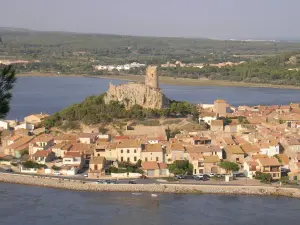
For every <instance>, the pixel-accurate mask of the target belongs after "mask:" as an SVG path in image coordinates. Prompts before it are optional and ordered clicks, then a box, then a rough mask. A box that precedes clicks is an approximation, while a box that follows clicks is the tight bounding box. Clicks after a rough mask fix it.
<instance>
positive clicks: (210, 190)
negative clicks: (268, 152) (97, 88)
mask: <svg viewBox="0 0 300 225" xmlns="http://www.w3.org/2000/svg"><path fill="white" fill-rule="evenodd" d="M0 182H6V183H15V184H25V185H35V186H42V187H51V188H60V189H68V190H74V191H111V192H151V193H204V194H229V195H276V196H287V197H294V198H300V189H297V188H283V187H269V186H220V185H188V184H166V183H162V184H94V183H82V181H78V180H77V181H76V180H69V179H63V178H62V179H58V178H56V179H55V178H45V177H37V176H28V175H13V174H0Z"/></svg>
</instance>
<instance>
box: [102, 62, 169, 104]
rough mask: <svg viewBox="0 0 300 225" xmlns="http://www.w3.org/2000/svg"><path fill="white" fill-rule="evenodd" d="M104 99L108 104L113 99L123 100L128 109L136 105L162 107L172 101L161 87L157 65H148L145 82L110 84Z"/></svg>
mask: <svg viewBox="0 0 300 225" xmlns="http://www.w3.org/2000/svg"><path fill="white" fill-rule="evenodd" d="M104 101H105V103H106V104H108V103H109V102H111V101H118V102H121V103H123V104H124V105H125V107H126V108H127V109H129V108H131V107H132V106H134V105H140V106H142V107H143V108H147V109H162V108H163V107H165V106H168V105H169V102H170V100H169V99H168V98H167V97H166V96H165V95H164V94H163V93H162V91H161V90H160V88H159V84H158V74H157V67H156V66H148V68H147V70H146V77H145V84H138V83H129V84H122V85H118V86H115V85H113V84H110V85H109V89H108V91H107V92H106V96H105V97H104Z"/></svg>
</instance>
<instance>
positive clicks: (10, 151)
mask: <svg viewBox="0 0 300 225" xmlns="http://www.w3.org/2000/svg"><path fill="white" fill-rule="evenodd" d="M32 140H33V137H29V136H26V137H22V138H20V139H18V140H17V141H15V142H14V143H13V144H10V145H8V146H6V147H5V149H4V154H5V155H12V156H13V157H16V158H20V157H21V156H22V154H24V153H25V152H26V151H28V148H29V143H30V142H31V141H32Z"/></svg>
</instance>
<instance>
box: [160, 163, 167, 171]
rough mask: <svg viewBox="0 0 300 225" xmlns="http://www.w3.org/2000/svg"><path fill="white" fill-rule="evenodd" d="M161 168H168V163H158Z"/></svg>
mask: <svg viewBox="0 0 300 225" xmlns="http://www.w3.org/2000/svg"><path fill="white" fill-rule="evenodd" d="M158 166H159V169H161V170H164V169H167V168H168V165H167V163H158Z"/></svg>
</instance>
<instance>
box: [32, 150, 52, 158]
mask: <svg viewBox="0 0 300 225" xmlns="http://www.w3.org/2000/svg"><path fill="white" fill-rule="evenodd" d="M51 152H52V151H51V150H50V151H49V150H39V151H37V152H36V153H34V154H33V156H34V157H47V156H48V155H49V154H50V153H51Z"/></svg>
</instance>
